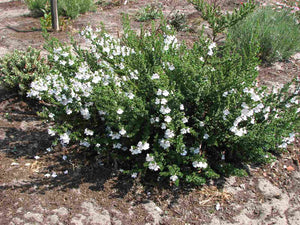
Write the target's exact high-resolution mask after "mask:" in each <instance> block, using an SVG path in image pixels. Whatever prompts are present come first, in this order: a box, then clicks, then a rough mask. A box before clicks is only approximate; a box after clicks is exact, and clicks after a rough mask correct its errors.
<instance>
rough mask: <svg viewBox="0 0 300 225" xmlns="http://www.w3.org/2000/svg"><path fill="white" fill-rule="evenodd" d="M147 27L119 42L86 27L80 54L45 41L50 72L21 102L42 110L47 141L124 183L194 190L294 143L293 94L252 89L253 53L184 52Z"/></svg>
mask: <svg viewBox="0 0 300 225" xmlns="http://www.w3.org/2000/svg"><path fill="white" fill-rule="evenodd" d="M154 27H155V26H153V27H152V30H151V31H150V32H149V31H146V30H141V32H138V33H136V32H135V31H133V30H132V29H131V28H130V26H129V25H128V23H125V25H124V36H123V38H122V39H115V38H113V37H112V36H110V35H109V34H107V33H106V32H105V31H104V30H103V29H96V30H93V29H92V28H91V27H86V29H85V30H83V31H82V32H81V35H82V37H83V38H84V39H85V40H86V41H87V42H88V43H90V47H89V49H82V48H81V47H80V46H79V45H78V44H76V43H74V45H73V47H68V46H65V45H63V44H60V43H57V44H55V42H53V43H54V44H53V47H52V48H49V51H50V54H49V59H48V60H49V61H50V62H51V65H52V69H51V72H50V73H49V74H48V76H46V77H40V78H37V79H36V80H35V81H34V82H33V83H32V84H31V90H30V91H29V92H28V97H32V98H37V99H42V100H44V101H47V102H49V103H51V104H48V106H47V107H46V108H45V109H44V111H43V112H42V113H41V115H43V116H45V118H47V119H48V120H50V121H53V122H54V124H55V125H54V126H53V127H51V128H50V129H49V134H50V135H51V136H56V137H57V142H56V143H58V142H60V143H61V144H62V145H68V144H74V143H78V144H79V145H80V146H81V147H82V148H86V149H87V150H89V151H91V150H94V151H97V152H98V153H99V154H100V157H101V159H102V161H103V163H105V164H106V165H111V164H113V163H114V164H115V165H118V166H119V169H120V171H122V172H124V173H127V174H130V175H131V176H132V177H141V178H144V179H147V180H153V179H158V180H160V181H164V182H165V181H167V182H170V183H175V184H176V185H178V184H179V181H183V182H187V183H193V184H196V185H201V184H204V183H205V182H206V181H207V180H208V179H211V178H217V177H219V176H220V175H221V176H223V175H229V174H235V175H241V174H244V173H245V172H244V171H243V170H242V169H241V165H243V164H245V163H264V162H269V161H271V160H272V159H273V158H274V157H273V156H272V153H280V152H282V151H283V149H285V148H286V147H287V145H288V144H290V143H292V142H293V140H294V138H295V134H294V133H293V130H294V129H295V127H296V126H297V125H299V108H298V107H299V99H298V98H299V97H298V94H299V86H296V87H295V90H296V91H295V90H294V91H293V92H291V93H288V90H289V85H288V84H287V85H285V86H284V87H283V88H282V89H280V90H275V89H274V91H273V92H272V93H268V92H267V91H266V89H265V88H263V87H257V86H256V77H257V75H258V72H257V70H256V67H257V64H258V60H257V58H256V57H255V56H256V54H257V51H256V50H257V48H256V46H253V48H252V49H253V51H251V52H250V53H249V54H248V55H247V56H244V58H245V57H247V60H243V57H242V56H241V55H240V54H237V53H236V52H235V49H234V47H233V46H234V44H233V43H229V42H227V43H226V44H225V45H224V46H222V47H218V46H216V44H215V43H214V42H211V41H209V40H206V39H203V38H200V39H199V41H198V42H196V43H195V44H194V46H193V47H192V48H191V49H189V48H187V46H186V45H185V44H184V43H178V41H177V39H176V37H175V33H174V31H173V30H170V29H169V27H168V26H166V25H165V24H164V23H162V24H161V26H159V27H160V30H155V28H154ZM294 83H296V81H294ZM296 85H298V84H297V83H296Z"/></svg>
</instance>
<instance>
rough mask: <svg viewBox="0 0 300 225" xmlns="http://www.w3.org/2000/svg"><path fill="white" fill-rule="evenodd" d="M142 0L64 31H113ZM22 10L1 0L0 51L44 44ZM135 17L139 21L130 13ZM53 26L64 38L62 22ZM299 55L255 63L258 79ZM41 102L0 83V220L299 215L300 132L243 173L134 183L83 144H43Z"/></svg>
mask: <svg viewBox="0 0 300 225" xmlns="http://www.w3.org/2000/svg"><path fill="white" fill-rule="evenodd" d="M149 2H150V1H143V0H142V1H136V2H134V1H129V4H128V5H121V6H119V7H112V8H111V9H106V10H101V9H98V10H97V11H96V12H94V13H88V14H86V15H83V16H81V17H79V18H78V19H77V20H75V21H74V23H73V24H72V26H71V27H70V28H69V30H68V32H70V33H73V34H75V33H76V32H77V31H78V30H80V29H81V28H82V27H84V26H86V25H87V24H89V23H90V24H92V25H96V24H98V23H99V22H100V21H102V22H104V24H105V25H106V28H107V29H108V30H109V31H110V32H111V33H112V34H113V35H115V36H118V35H119V33H120V32H121V31H120V30H121V13H122V12H126V13H129V14H130V15H134V13H135V12H136V11H137V10H139V8H141V7H142V6H144V5H146V4H147V3H149ZM153 2H154V1H153ZM160 2H162V3H163V4H164V12H165V13H166V14H168V13H169V12H170V11H172V10H173V9H174V7H175V6H176V8H178V9H180V10H182V11H184V12H186V13H187V15H188V18H195V17H196V16H197V12H196V11H195V10H194V9H193V7H192V6H191V5H187V4H186V3H185V2H184V1H179V0H178V1H168V0H165V1H160ZM176 4H177V5H176ZM230 4H232V5H234V2H230ZM228 5H229V3H228ZM28 14H29V11H28V10H27V8H26V6H25V5H24V4H23V3H22V2H20V1H9V0H0V21H1V24H0V56H2V55H4V54H5V53H7V52H12V51H13V50H14V49H23V50H24V49H26V47H27V46H29V45H31V46H33V47H37V48H42V45H43V42H44V40H43V38H42V35H41V33H40V31H38V29H36V28H39V26H40V25H39V19H37V18H32V17H30V16H28ZM133 27H137V28H138V27H139V24H138V23H137V22H133ZM33 28H34V29H33ZM51 35H53V36H56V37H58V38H60V39H61V40H67V39H68V38H67V32H60V33H56V34H51ZM179 35H180V36H181V37H186V35H187V34H185V33H180V34H179ZM299 65H300V58H297V56H296V57H295V58H293V59H291V61H290V62H287V63H277V64H276V65H274V66H272V67H268V68H261V70H260V82H261V83H263V84H267V85H274V84H275V85H276V84H280V83H283V82H285V81H287V80H288V79H290V78H291V77H293V76H294V75H295V73H296V74H297V73H298V74H300V70H299ZM39 107H40V106H39V105H36V104H35V103H32V102H30V101H28V100H27V99H21V98H19V97H17V96H16V95H14V94H13V93H9V92H7V91H6V90H0V224H1V225H2V224H3V225H7V224H11V225H13V224H16V225H17V224H20V225H21V224H22V225H23V224H72V225H81V224H83V225H88V224H99V225H105V224H115V225H119V224H149V225H150V224H171V225H173V224H174V225H177V224H179V225H180V224H210V225H219V224H220V225H221V224H222V225H227V224H241V225H242V224H243V225H252V224H253V225H256V224H261V225H264V224H266V225H267V224H278V225H298V224H300V172H299V159H300V154H299V146H300V143H299V142H298V143H296V146H295V147H294V148H293V149H290V150H289V153H287V154H284V155H283V156H282V157H280V158H279V159H278V160H277V161H276V162H275V163H273V164H271V165H267V166H264V167H262V168H251V167H249V173H250V176H249V177H244V178H238V177H231V178H229V179H221V180H217V181H215V182H212V184H211V185H209V186H205V187H203V188H202V189H198V190H197V189H191V190H178V189H176V188H170V189H159V188H153V187H151V186H147V187H142V186H140V185H139V184H137V183H134V182H133V181H132V180H127V179H126V178H124V177H118V176H117V175H118V174H117V172H116V171H111V170H108V169H107V168H103V167H102V166H100V165H99V164H96V163H95V162H89V163H88V164H86V161H85V160H84V159H85V158H88V157H89V156H88V155H87V153H82V152H76V151H75V150H74V149H72V147H70V148H68V149H67V148H63V149H62V148H59V147H55V148H52V149H51V151H50V149H49V147H51V141H52V140H51V137H49V135H48V134H47V128H48V126H49V124H45V123H44V122H43V121H41V120H40V118H39V117H38V116H36V111H37V110H38V109H39ZM66 156H67V158H66Z"/></svg>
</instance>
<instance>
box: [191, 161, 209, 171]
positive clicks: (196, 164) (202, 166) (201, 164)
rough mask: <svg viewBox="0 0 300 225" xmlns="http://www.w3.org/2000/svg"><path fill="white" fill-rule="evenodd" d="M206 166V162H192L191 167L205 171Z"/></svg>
mask: <svg viewBox="0 0 300 225" xmlns="http://www.w3.org/2000/svg"><path fill="white" fill-rule="evenodd" d="M207 166H208V165H207V163H206V162H198V161H195V162H193V167H195V168H200V169H206V168H207Z"/></svg>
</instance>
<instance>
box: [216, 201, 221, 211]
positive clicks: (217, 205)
mask: <svg viewBox="0 0 300 225" xmlns="http://www.w3.org/2000/svg"><path fill="white" fill-rule="evenodd" d="M220 209H221V205H220V203H219V202H218V203H217V204H216V210H217V211H219V210H220Z"/></svg>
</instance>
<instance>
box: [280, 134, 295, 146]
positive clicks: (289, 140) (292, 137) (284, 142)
mask: <svg viewBox="0 0 300 225" xmlns="http://www.w3.org/2000/svg"><path fill="white" fill-rule="evenodd" d="M294 141H295V133H290V134H289V137H287V138H284V139H283V140H282V144H281V145H279V146H278V148H287V146H288V145H289V144H291V143H293V142H294Z"/></svg>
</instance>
